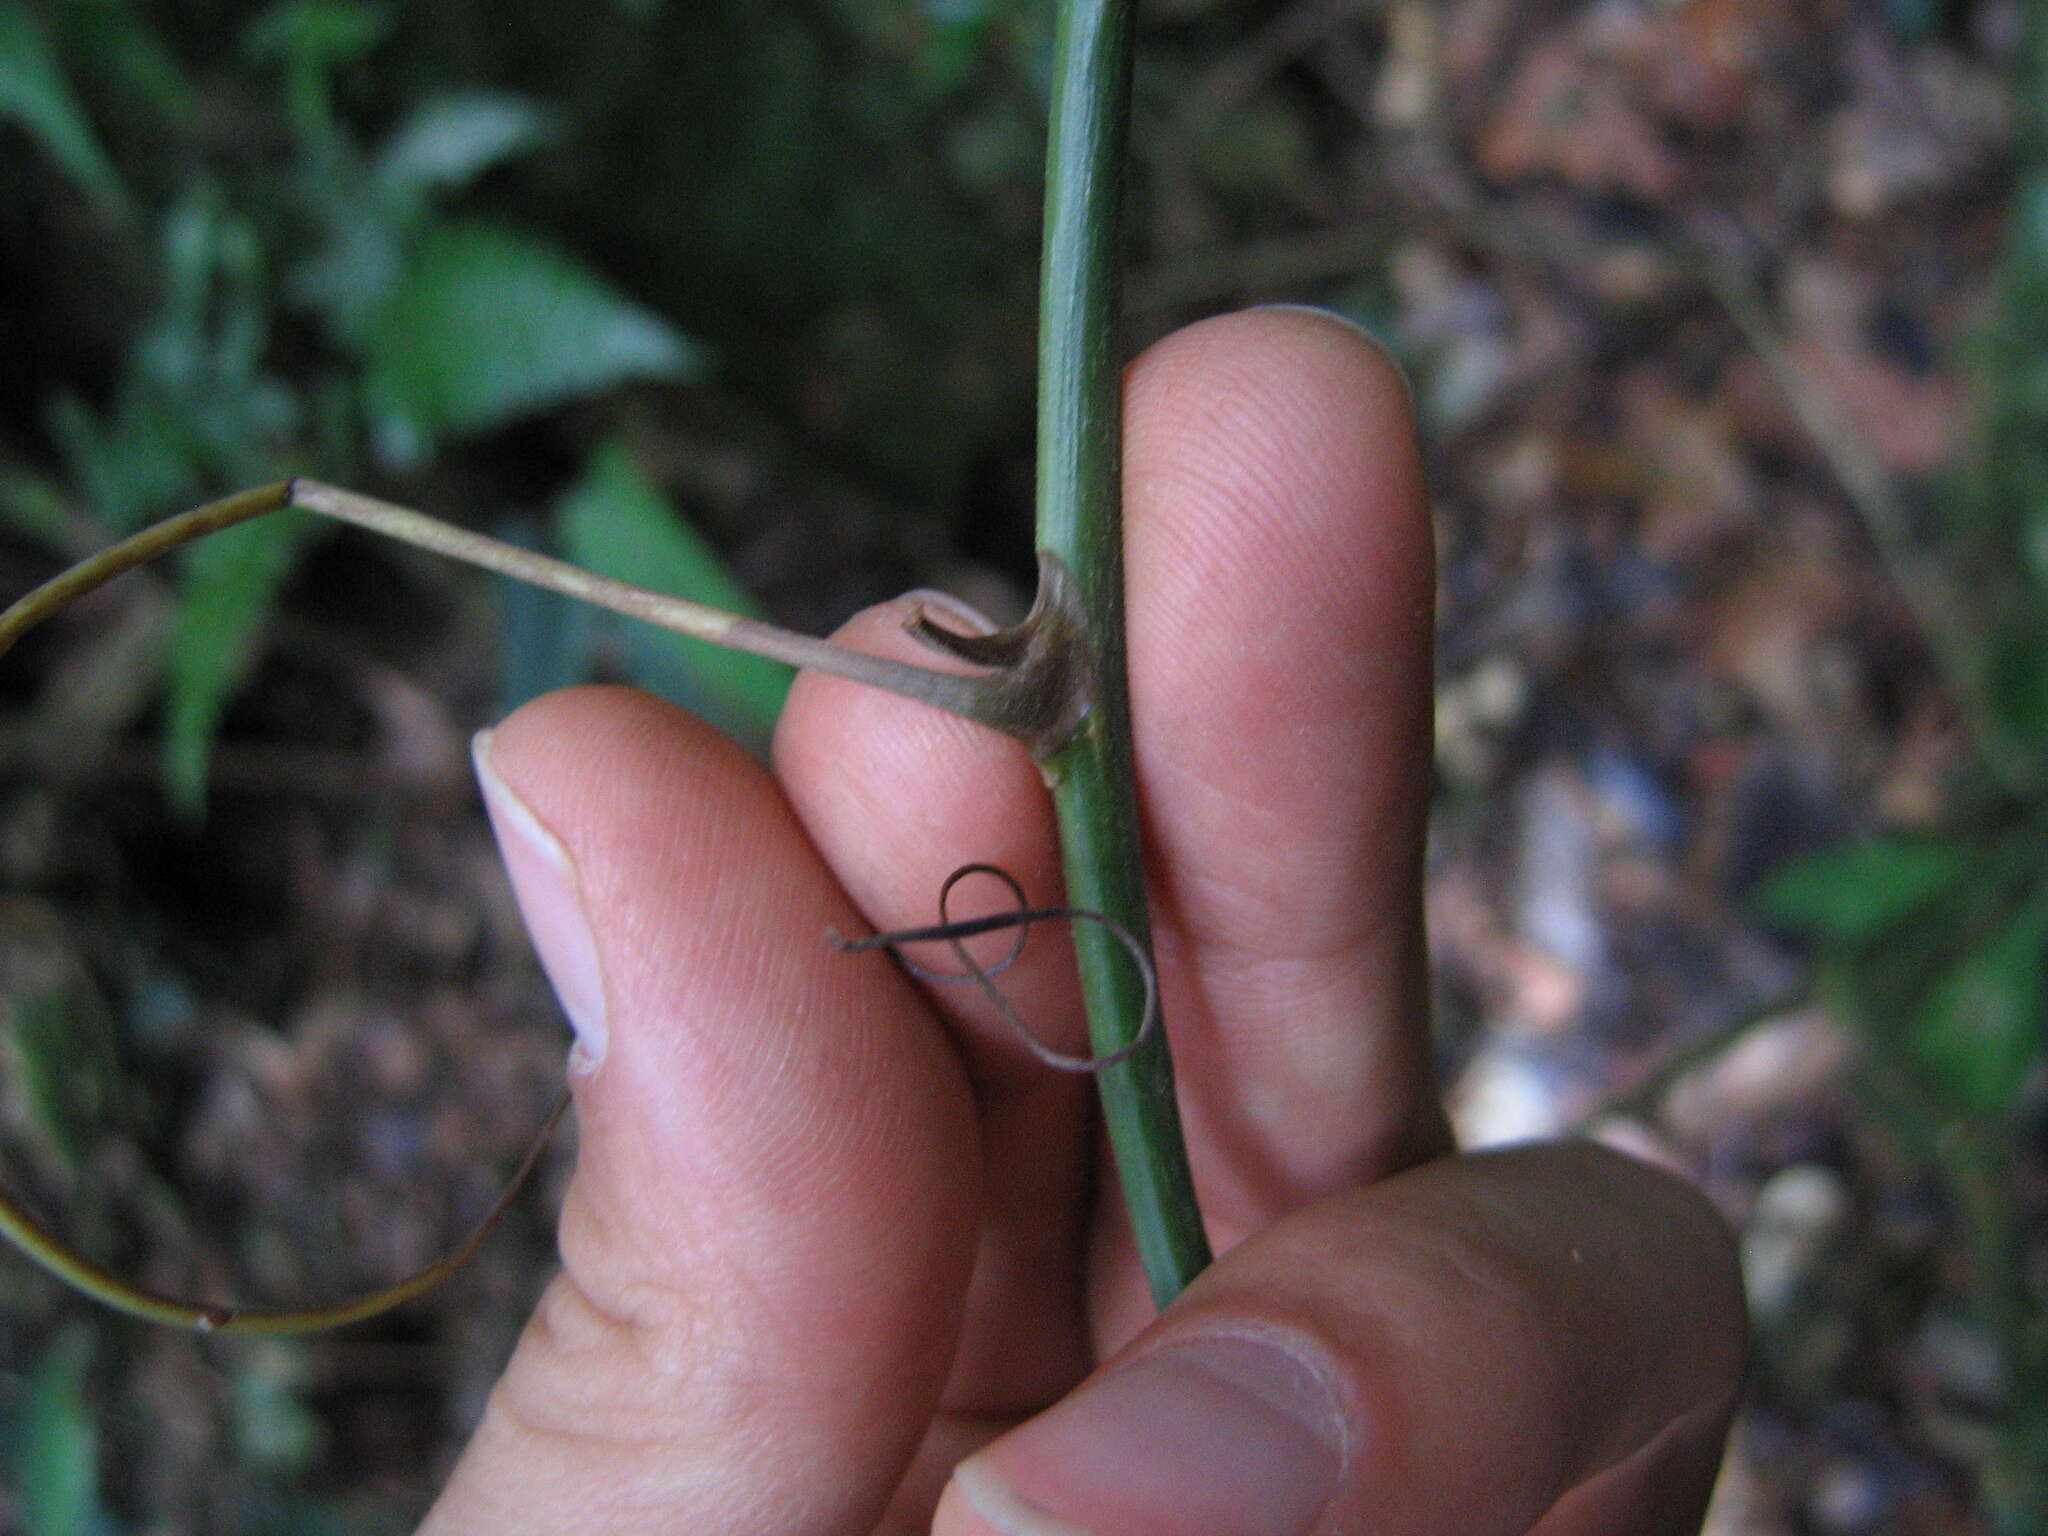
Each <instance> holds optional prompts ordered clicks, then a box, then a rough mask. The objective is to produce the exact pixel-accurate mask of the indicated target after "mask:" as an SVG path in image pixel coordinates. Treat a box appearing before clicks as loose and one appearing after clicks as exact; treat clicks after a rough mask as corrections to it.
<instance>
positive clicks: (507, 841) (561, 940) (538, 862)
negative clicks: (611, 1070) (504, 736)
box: [470, 731, 611, 1075]
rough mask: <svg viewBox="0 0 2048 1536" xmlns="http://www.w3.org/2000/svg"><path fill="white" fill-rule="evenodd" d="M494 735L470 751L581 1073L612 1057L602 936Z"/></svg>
mask: <svg viewBox="0 0 2048 1536" xmlns="http://www.w3.org/2000/svg"><path fill="white" fill-rule="evenodd" d="M493 735H494V733H493V732H491V731H479V732H477V734H476V738H475V740H473V741H472V742H471V743H470V755H471V756H472V757H473V758H474V759H475V761H476V777H477V782H478V783H479V784H480V785H482V786H483V792H484V807H485V809H486V810H488V811H489V812H490V814H491V830H492V831H493V832H495V833H496V834H497V838H498V855H499V857H500V858H502V859H503V860H504V861H505V872H506V874H508V875H509V876H511V879H512V894H513V895H514V896H516V897H517V898H518V899H519V913H520V916H521V917H523V918H525V920H526V932H527V935H528V936H529V937H530V938H531V939H532V940H533V947H534V950H535V952H536V953H537V954H539V956H540V963H541V969H542V970H544V971H546V972H547V975H548V981H549V982H550V983H551V984H552V985H553V986H554V989H555V996H556V997H557V998H558V999H560V1001H561V1004H562V1011H563V1012H564V1013H566V1014H567V1015H568V1016H569V1027H570V1028H571V1029H573V1030H575V1031H576V1046H575V1049H574V1050H572V1051H571V1052H570V1053H569V1070H570V1071H571V1072H572V1073H576V1074H579V1075H580V1074H586V1073H590V1072H595V1071H596V1070H597V1069H598V1067H599V1065H600V1064H601V1063H602V1062H603V1061H604V1053H605V1047H606V1046H607V1045H608V1044H609V1043H610V1039H611V1036H610V1032H609V1030H608V1029H607V1027H606V1024H605V1004H604V973H603V972H602V971H601V970H599V968H598V963H597V938H596V936H595V935H594V934H593V933H592V932H591V930H590V919H589V918H588V917H587V916H586V915H585V914H584V910H583V892H582V890H581V888H580V886H579V885H578V883H577V879H576V866H575V865H574V864H573V863H572V862H570V859H569V850H568V849H566V848H564V847H563V846H562V843H561V839H559V838H558V837H556V836H555V835H554V833H552V832H550V831H549V830H548V829H547V828H546V827H544V826H542V825H541V822H540V818H539V817H537V816H535V815H534V814H533V812H532V810H531V809H529V808H528V806H527V804H526V802H525V801H524V800H521V799H520V798H519V797H518V796H517V795H516V794H514V793H513V792H512V787H511V786H510V785H509V784H507V783H506V782H505V781H504V780H503V779H501V778H499V777H498V772H497V769H495V768H494V767H492V766H491V743H492V738H493Z"/></svg>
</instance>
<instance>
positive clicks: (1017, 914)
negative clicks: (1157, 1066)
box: [827, 864, 1159, 1074]
mask: <svg viewBox="0 0 2048 1536" xmlns="http://www.w3.org/2000/svg"><path fill="white" fill-rule="evenodd" d="M970 875H992V876H994V877H995V878H996V879H998V880H1000V881H1002V882H1003V884H1004V885H1006V886H1008V887H1009V889H1010V894H1011V895H1012V896H1013V897H1015V898H1016V902H1017V906H1016V910H1015V911H1011V912H994V913H991V914H989V915H988V916H987V917H970V918H967V919H965V920H963V921H958V922H956V921H954V919H953V916H952V912H951V910H950V903H951V901H952V897H953V891H954V888H955V887H957V886H958V885H959V884H960V882H961V881H962V880H965V879H966V878H967V877H968V876H970ZM1054 922H1088V923H1098V924H1100V925H1101V926H1102V927H1104V928H1106V929H1108V930H1109V932H1110V934H1111V936H1112V937H1114V938H1115V939H1116V941H1117V942H1118V943H1119V944H1121V945H1123V947H1124V951H1125V953H1126V954H1128V955H1129V956H1130V957H1131V963H1132V964H1133V965H1135V966H1136V967H1137V968H1138V975H1139V976H1140V977H1141V978H1142V979H1143V981H1144V983H1145V1011H1144V1014H1143V1016H1142V1017H1141V1019H1140V1020H1139V1023H1138V1032H1137V1034H1136V1035H1134V1036H1132V1038H1131V1039H1130V1041H1129V1042H1128V1043H1127V1044H1125V1045H1122V1046H1119V1047H1118V1048H1117V1049H1116V1050H1113V1051H1111V1052H1109V1053H1108V1054H1107V1055H1103V1056H1073V1055H1069V1054H1068V1053H1067V1052H1065V1051H1056V1050H1054V1049H1053V1048H1052V1047H1051V1046H1049V1045H1047V1044H1046V1043H1045V1042H1044V1041H1042V1040H1040V1039H1039V1038H1038V1037H1037V1036H1036V1035H1034V1034H1032V1032H1031V1029H1030V1027H1029V1026H1028V1025H1027V1024H1025V1022H1024V1021H1023V1020H1022V1019H1021V1018H1019V1017H1018V1016H1017V1010H1016V1009H1014V1008H1012V1007H1011V1006H1010V1000H1009V999H1008V998H1006V997H1004V996H1003V993H1002V989H1001V988H1000V987H998V986H997V985H996V983H995V978H996V977H998V976H1000V975H1002V974H1003V972H1004V971H1007V970H1008V969H1009V968H1010V967H1011V966H1012V965H1014V964H1016V962H1017V957H1018V956H1019V955H1021V954H1023V953H1024V945H1025V944H1026V943H1027V942H1028V941H1029V940H1030V937H1031V927H1032V925H1033V924H1034V923H1054ZM1006 928H1014V929H1015V930H1017V941H1016V943H1014V944H1012V945H1011V946H1010V952H1009V953H1008V954H1007V955H1004V956H1003V957H1002V959H1000V960H998V961H997V962H996V963H995V964H994V965H982V964H981V963H980V962H979V961H977V960H976V959H975V958H974V956H973V955H971V954H969V953H968V951H967V940H969V939H971V938H974V937H976V936H977V935H979V934H984V933H999V932H1001V931H1002V930H1004V929H1006ZM827 937H828V938H830V939H831V941H832V943H833V944H834V945H836V946H837V947H838V948H840V949H842V950H848V951H854V950H869V949H886V950H888V951H889V953H890V954H891V955H893V956H894V957H895V959H896V963H897V964H898V965H900V966H902V967H903V968H904V969H905V970H906V971H908V972H910V974H911V975H913V976H916V977H918V978H919V979H920V980H923V981H931V982H938V983H940V984H941V985H945V986H963V985H967V984H970V983H971V984H972V985H974V986H976V987H978V988H980V990H981V994H982V996H983V997H986V998H987V999H988V1000H989V1003H990V1005H991V1006H992V1007H993V1008H994V1009H995V1010H996V1012H997V1013H999V1014H1000V1015H1001V1016H1002V1019H1003V1022H1004V1023H1005V1024H1007V1025H1009V1027H1010V1031H1011V1033H1012V1034H1014V1035H1015V1036H1016V1037H1017V1039H1018V1041H1019V1042H1020V1043H1021V1044H1022V1045H1023V1046H1024V1048H1025V1049H1026V1050H1028V1051H1029V1052H1030V1053H1031V1054H1032V1055H1033V1056H1035V1057H1036V1058H1037V1059H1038V1060H1039V1061H1041V1062H1043V1063H1044V1064H1045V1065H1046V1066H1048V1067H1051V1068H1053V1069H1054V1070H1055V1071H1059V1072H1081V1073H1091V1074H1092V1073H1096V1072H1105V1071H1107V1070H1109V1068H1111V1067H1114V1066H1116V1065H1118V1064H1119V1063H1121V1062H1125V1061H1128V1060H1129V1059H1130V1058H1131V1057H1132V1056H1134V1055H1136V1054H1137V1053H1138V1052H1139V1051H1140V1050H1142V1049H1144V1047H1145V1046H1146V1045H1147V1044H1148V1043H1149V1042H1150V1041H1151V1039H1152V1036H1153V1035H1155V1034H1156V1033H1158V1030H1159V973H1158V970H1157V968H1156V967H1155V966H1154V965H1153V964H1152V957H1151V956H1150V955H1148V954H1146V953H1145V946H1144V945H1142V944H1140V943H1139V942H1138V939H1137V936H1136V935H1135V934H1133V933H1132V932H1131V931H1130V929H1128V928H1126V927H1125V926H1124V925H1123V924H1122V923H1120V922H1118V921H1117V920H1116V919H1115V918H1113V917H1110V916H1108V915H1106V914H1105V913H1101V912H1092V911H1090V910H1089V909H1087V908H1086V907H1034V906H1032V905H1031V904H1030V902H1029V900H1028V899H1027V898H1026V897H1025V895H1024V887H1023V886H1022V885H1020V884H1018V882H1017V878H1016V876H1014V875H1012V874H1011V873H1010V872H1009V871H1008V870H1006V869H1000V868H998V867H997V866H995V865H993V864H963V865H961V866H960V867H959V868H958V869H956V870H954V871H953V873H952V874H950V875H948V876H947V877H946V883H945V884H944V885H942V886H940V887H939V920H938V922H936V923H934V924H932V925H930V926H929V927H924V928H898V929H894V930H892V931H891V932H888V933H877V934H871V935H870V936H868V937H867V938H864V939H849V938H844V937H842V936H840V935H839V934H837V933H829V934H827ZM936 941H943V942H945V943H948V944H950V945H952V946H953V953H954V954H955V955H956V956H958V957H959V960H960V964H961V967H962V968H961V969H960V970H958V971H935V970H933V969H932V968H931V967H930V966H927V965H921V964H919V963H918V962H917V961H915V960H913V959H911V958H910V956H908V955H906V954H905V953H904V952H903V946H904V945H906V944H921V943H929V942H936Z"/></svg>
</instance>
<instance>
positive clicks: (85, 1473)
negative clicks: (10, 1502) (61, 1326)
mask: <svg viewBox="0 0 2048 1536" xmlns="http://www.w3.org/2000/svg"><path fill="white" fill-rule="evenodd" d="M92 1346H93V1336H92V1333H91V1332H90V1331H89V1330H88V1329H86V1328H84V1327H82V1326H78V1325H74V1326H72V1327H70V1328H66V1329H65V1330H64V1331H63V1332H62V1333H60V1334H58V1335H57V1336H56V1338H54V1339H52V1340H51V1341H50V1343H49V1345H48V1346H47V1347H46V1348H45V1349H44V1350H43V1355H42V1359H41V1360H40V1361H38V1362H37V1364H36V1369H35V1374H34V1375H33V1376H32V1377H31V1378H30V1379H29V1384H28V1393H27V1395H26V1396H25V1397H24V1398H23V1400H22V1403H21V1406H20V1408H19V1410H18V1411H17V1414H16V1417H15V1423H14V1435H13V1437H12V1438H13V1442H14V1443H13V1445H12V1446H11V1447H10V1450H11V1454H10V1456H9V1457H8V1460H9V1462H10V1463H11V1464H12V1465H11V1468H10V1470H11V1471H12V1473H13V1476H12V1477H11V1478H10V1479H9V1481H10V1482H11V1483H12V1484H13V1486H14V1490H15V1500H16V1503H17V1504H18V1505H19V1507H20V1514H21V1529H22V1531H23V1533H24V1536H104V1533H105V1532H108V1531H110V1530H112V1529H113V1521H112V1520H111V1519H110V1518H109V1516H108V1514H107V1511H106V1508H105V1506H104V1505H102V1504H101V1503H100V1496H99V1441H98V1436H97V1435H96V1434H95V1432H94V1430H93V1421H92V1415H91V1413H90V1412H89V1411H88V1409H87V1407H86V1401H85V1377H86V1372H87V1370H88V1369H90V1367H91V1365H92Z"/></svg>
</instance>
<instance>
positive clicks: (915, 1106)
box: [424, 689, 976, 1536]
mask: <svg viewBox="0 0 2048 1536" xmlns="http://www.w3.org/2000/svg"><path fill="white" fill-rule="evenodd" d="M477 764H478V773H479V778H480V779H481V781H482V783H483V786H484V793H485V799H486V802H487V804H488V805H489V808H490V811H491V816H492V822H493V825H494V827H495V829H496V831H497V834H498V839H499V846H500V849H501V851H502V852H503V854H504V857H505V862H506V865H507V868H508V870H509V872H510V874H511V876H512V880H513V886H514V890H515V892H516V894H517V896H518V898H519V902H520V908H521V911H522V913H523V914H524V916H525V918H526V921H527V926H528V929H529V931H530V932H531V934H532V936H533V939H534V943H535V947H536V949H537V950H538V951H539V953H540V956H541V959H542V963H543V964H544V966H545V967H546V969H547V971H548V973H549V976H550V979H551V980H552V981H553V982H554V984H555V988H556V991H557V993H558V995H559V996H560V998H561V1000H562V1003H563V1006H564V1010H565V1011H566V1012H567V1013H568V1014H569V1015H570V1018H571V1020H572V1022H573V1023H574V1024H575V1026H576V1029H577V1034H578V1041H577V1046H576V1050H575V1052H574V1054H573V1056H572V1058H571V1065H570V1080H571V1085H572V1088H573V1090H574V1093H575V1097H576V1105H577V1115H578V1121H579V1125H580V1130H581V1141H580V1145H579V1151H578V1157H577V1165H576V1172H575V1176H574V1178H573V1180H572V1181H571V1184H570V1187H569V1190H568V1193H567V1196H566V1198H565V1200H564V1204H563V1209H562V1216H561V1229H560V1247H561V1257H562V1269H561V1273H560V1274H559V1276H558V1277H557V1278H556V1279H555V1280H554V1282H553V1283H552V1284H551V1285H550V1286H549V1287H548V1290H547V1292H546V1295H545V1296H544V1297H543V1299H542V1301H541V1303H540V1306H539V1308H538V1310H537V1311H536V1312H535V1314H534V1317H533V1320H532V1322H531V1324H530V1325H529V1326H528V1328H527V1330H526V1332H525V1334H524V1336H523V1337H522V1338H521V1340H520V1343H519V1346H518V1348H517V1350H516V1351H515V1353H514V1355H513V1358H512V1361H511V1364H510V1365H509V1366H508V1368H507V1370H506V1372H505V1376H504V1379H503V1380H502V1381H501V1382H500V1383H499V1385H498V1387H497V1389H496V1391H495V1392H494V1393H493V1395H492V1397H491V1400H490V1403H489V1405H488V1407H487V1409H486V1412H485V1415H484V1419H483V1422H482V1424H481V1425H480V1427H479V1428H478V1430H477V1433H476V1435H475V1437H474V1439H473V1440H472V1442H471V1444H470V1446H469V1448H468V1449H467V1451H466V1452H465V1453H464V1455H463V1458H462V1460H461V1462H460V1464H459V1465H458V1467H457V1469H456V1471H455V1474H454V1476H453V1478H452V1480H451V1481H450V1483H449V1485H448V1487H447V1489H446V1491H445V1492H444V1494H443V1497H442V1499H441V1502H440V1503H439V1504H438V1505H437V1506H436V1508H435V1510H434V1512H433V1513H432V1515H430V1516H429V1518H428V1521H427V1524H426V1526H425V1527H424V1529H425V1530H427V1531H429V1532H434V1533H441V1536H446V1533H451V1532H469V1531H476V1532H484V1531H488V1532H491V1533H494V1536H499V1533H516V1532H523V1531H549V1532H555V1531H565V1530H574V1531H589V1532H639V1531H648V1532H654V1531H661V1532H669V1531H678V1530H687V1531H702V1532H706V1533H719V1536H728V1533H730V1536H742V1533H754V1532H759V1533H763V1536H766V1533H770V1532H772V1533H775V1536H784V1533H798V1532H818V1533H827V1532H829V1533H833V1536H843V1533H844V1532H846V1531H849V1530H857V1529H864V1528H866V1526H867V1525H868V1524H870V1523H871V1522H872V1520H873V1519H874V1517H875V1515H876V1513H877V1512H878V1511H879V1510H880V1509H881V1508H882V1507H883V1506H884V1505H885V1504H886V1503H887V1501H888V1498H889V1496H890V1493H891V1491H892V1489H893V1486H894V1484H895V1482H896V1480H897V1478H898V1477H900V1475H901V1472H902V1469H903V1467H904V1466H905V1465H906V1464H907V1463H908V1461H909V1459H910V1457H911V1455H912V1454H913V1452H914V1450H915V1448H916V1446H917V1443H918V1440H919V1437H920V1436H921V1434H922V1433H923V1430H924V1428H925V1426H926V1424H927V1422H928V1421H929V1418H930V1416H931V1413H932V1411H933V1408H934V1405H935V1403H936V1401H937V1397H938V1393H939V1390H940V1388H941V1386H942V1383H943V1376H944V1372H945V1369H946V1366H947V1362H948V1359H949V1356H950V1353H951V1349H952V1345H953V1331H954V1329H955V1327H956V1325H957V1319H958V1316H959V1312H960V1307H961V1297H962V1294H963V1293H964V1290H965V1285H966V1274H967V1268H968V1264H969V1262H970V1261H971V1257H972V1254H971V1247H972V1233H973V1220H972V1211H973V1202H974V1201H975V1199H976V1190H975V1182H974V1181H975V1166H976V1159H975V1141H974V1131H973V1122H972V1117H971V1112H970V1109H969V1102H970V1101H969V1095H968V1092H967V1089H966V1086H965V1083H964V1081H963V1080H962V1075H961V1072H960V1068H959V1066H958V1063H957V1061H956V1060H955V1059H954V1058H953V1056H952V1054H951V1052H950V1050H949V1049H948V1048H947V1047H946V1045H945V1044H944V1041H943V1039H942V1037H941V1035H940V1033H939V1031H938V1030H937V1029H936V1027H935V1026H934V1025H933V1024H932V1022H931V1021H930V1019H929V1018H928V1017H926V1016H925V1015H924V1014H923V1012H922V1010H921V1009H920V1008H919V1007H918V1005H917V1003H916V1001H915V1000H914V998H913V997H912V995H911V994H910V993H909V991H908V988H907V986H906V984H905V983H904V982H903V981H902V980H901V979H900V978H899V977H898V975H897V974H896V973H895V971H894V969H893V968H892V967H889V966H887V965H869V964H863V963H861V962H860V960H859V959H857V958H853V957H848V956H844V955H841V954H839V953H838V952H836V951H835V950H834V949H833V948H832V947H831V946H830V945H829V944H827V943H826V942H825V940H824V935H825V933H826V930H828V929H830V928H833V927H835V926H836V927H838V928H840V929H842V930H845V931H853V930H854V928H855V925H856V924H857V923H858V921H859V920H858V918H857V916H856V915H855V914H854V913H852V912H851V911H850V910H849V909H848V907H847V904H846V901H845V898H844V897H843V896H842V895H841V894H840V893H839V890H838V888H837V886H836V885H835V884H834V883H833V882H832V880H831V879H830V878H829V876H827V875H826V873H825V872H824V870H823V869H822V868H821V866H820V865H819V863H818V860H817V858H816V856H815V854H814V853H813V852H812V850H811V847H810V845H809V843H808V841H807V840H806V839H805V838H804V836H803V835H802V833H801V832H800V831H799V830H798V829H797V827H796V825H795V823H794V820H793V818H792V817H791V815H790V813H789V811H788V810H787V808H786V806H785V805H784V804H783V802H782V799H781V797H780V795H779V794H778V793H777V792H776V791H775V789H774V788H773V786H772V785H771V784H770V783H769V781H768V780H767V778H766V777H765V775H763V774H762V773H761V771H760V770H759V769H758V768H757V767H756V766H755V765H754V764H753V763H751V762H749V761H748V760H747V759H746V758H744V757H743V756H742V755H741V754H740V753H739V752H738V751H737V750H736V749H734V748H732V747H731V746H730V744H728V743H726V742H725V741H723V739H722V738H719V737H718V736H717V735H716V734H715V733H713V732H711V731H710V730H708V728H706V727H704V726H702V725H701V724H699V723H698V722H696V721H694V720H692V719H690V718H689V717H687V716H685V715H684V714H682V713H681V712H680V711H677V710H673V709H671V708H669V707H668V706H666V705H662V704H659V703H657V702H655V701H654V700H651V699H647V698H645V697H642V696H640V695H637V694H632V693H628V692H625V691H623V690H617V689H576V690H572V691H570V692H567V693H563V694H556V695H552V696H550V697H549V698H546V699H543V700H540V701H538V702H537V703H535V704H532V705H529V706H528V707H527V708H526V709H524V710H521V711H520V712H519V713H518V714H516V715H514V716H513V717H512V718H511V719H510V720H508V721H507V722H506V723H505V724H504V725H502V726H500V727H499V728H498V730H497V731H496V732H495V733H491V734H488V735H486V736H485V737H482V738H479V742H478V749H477Z"/></svg>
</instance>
